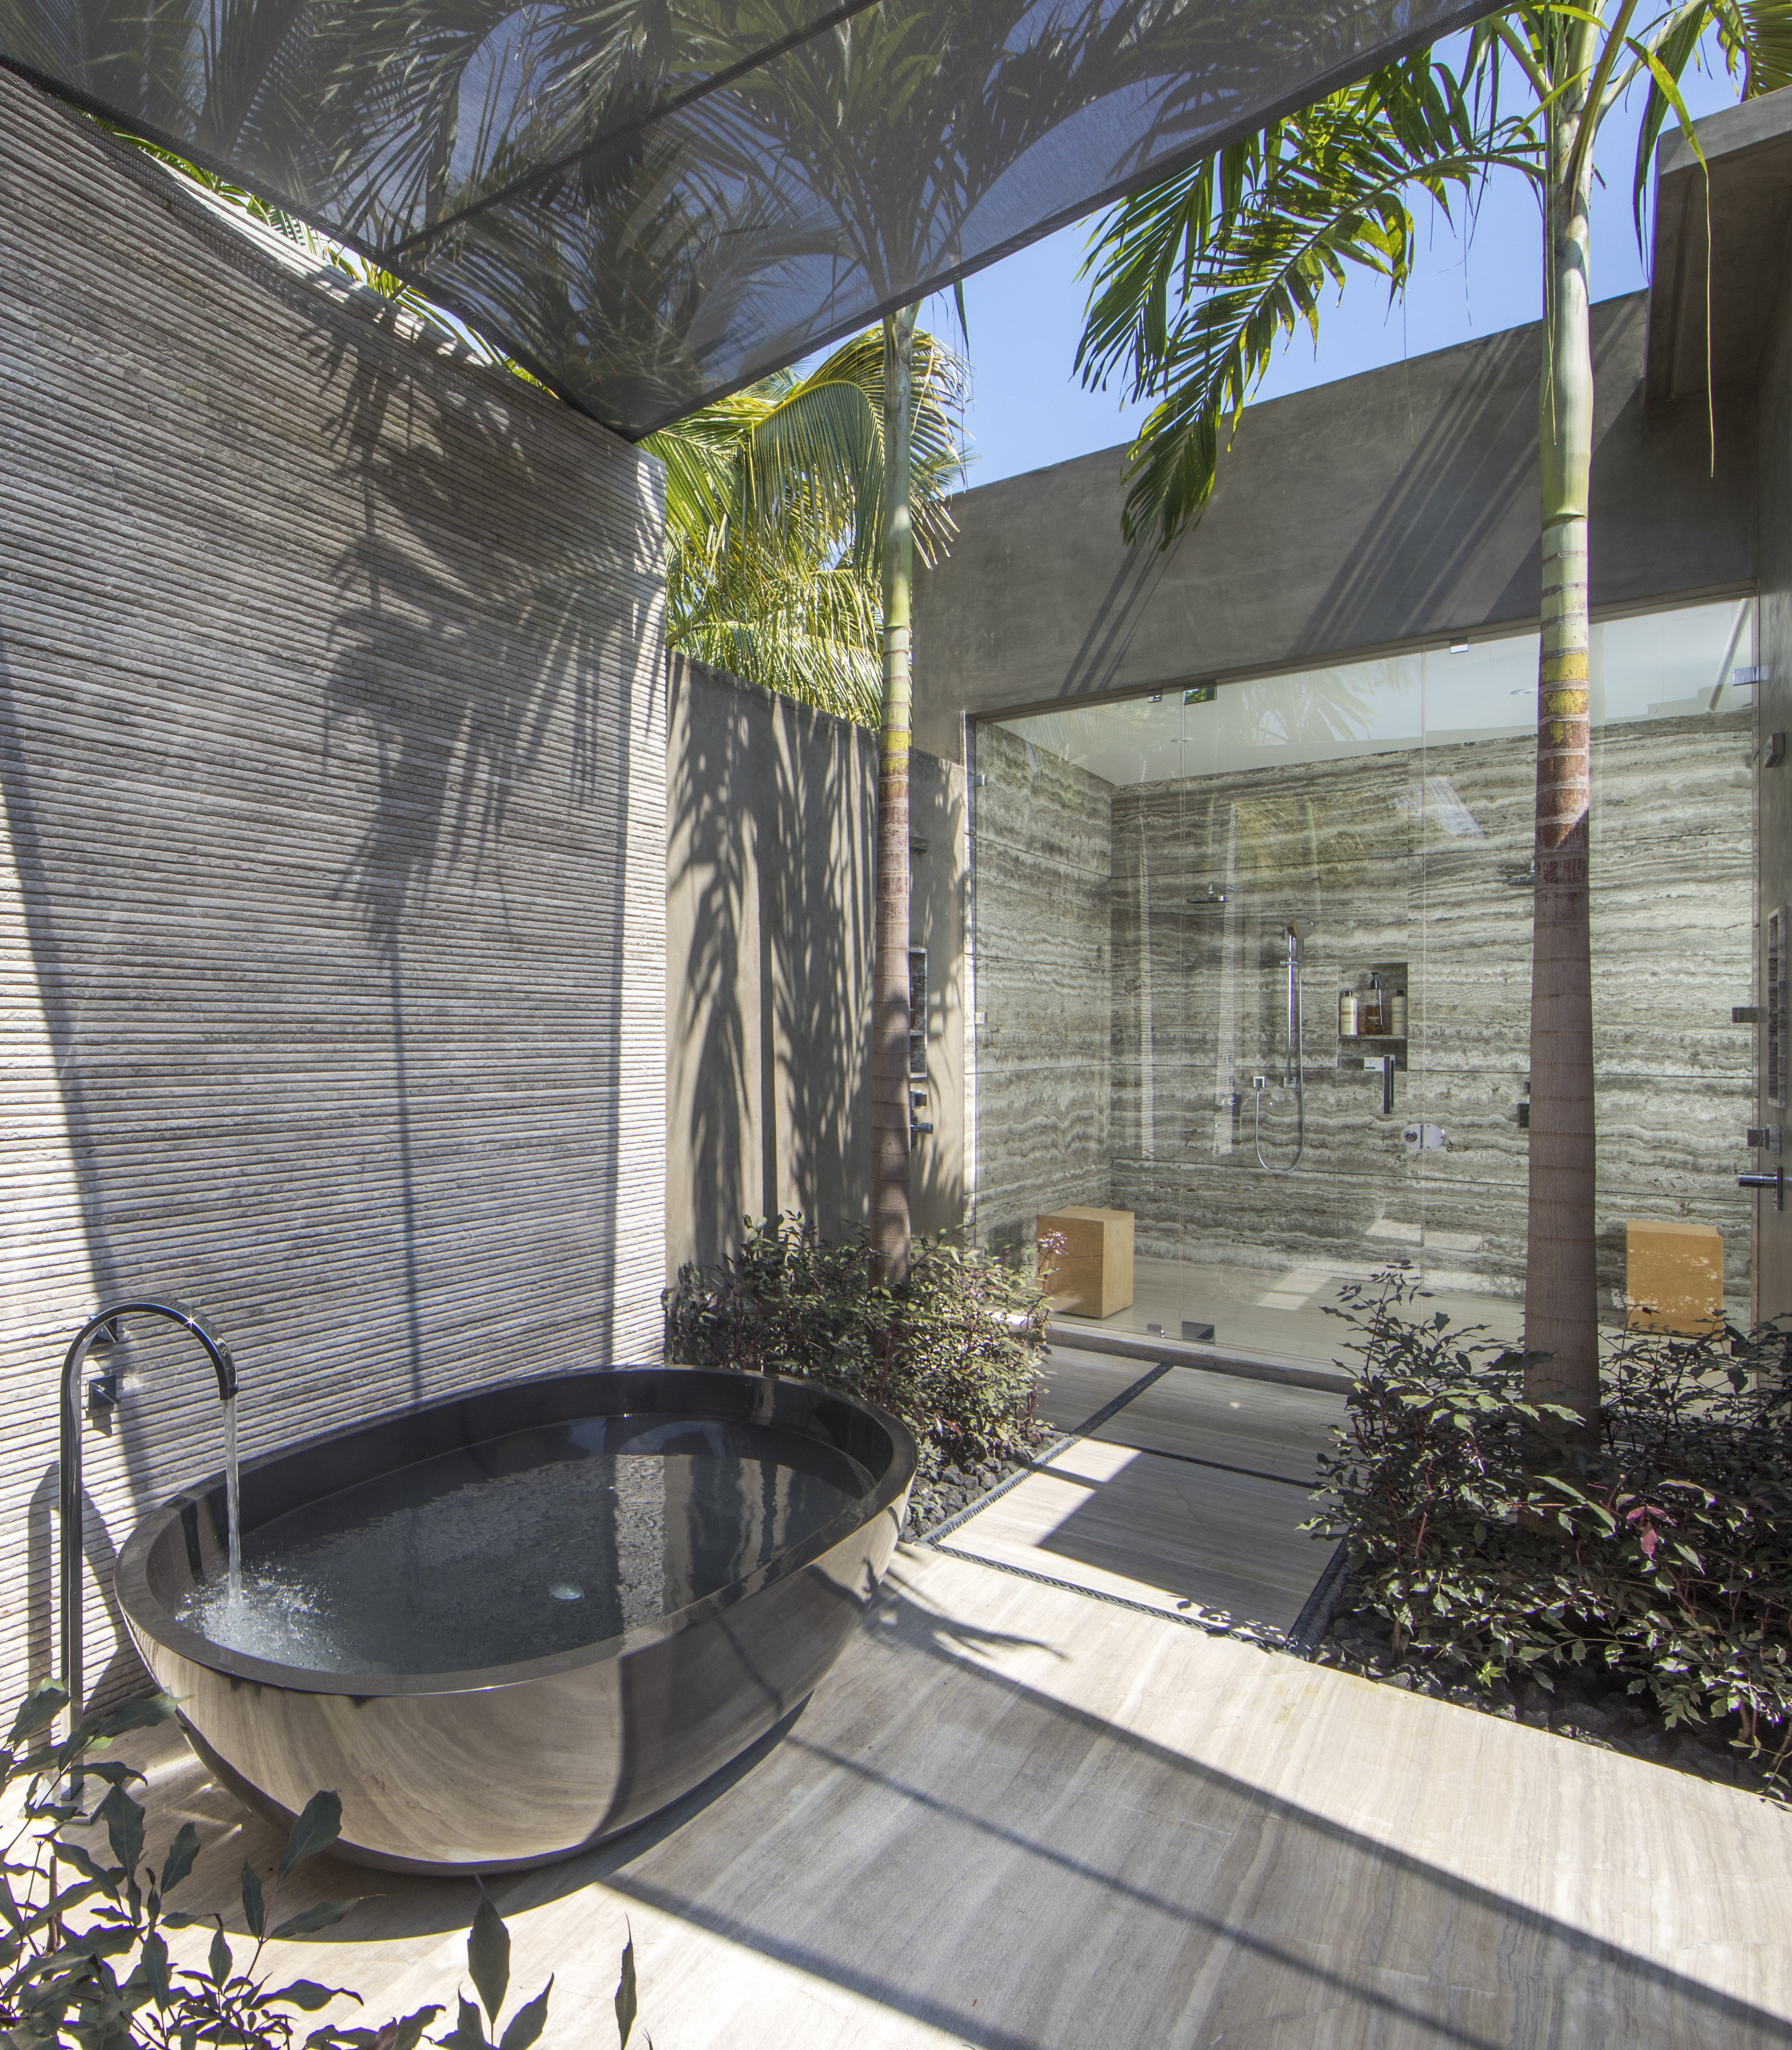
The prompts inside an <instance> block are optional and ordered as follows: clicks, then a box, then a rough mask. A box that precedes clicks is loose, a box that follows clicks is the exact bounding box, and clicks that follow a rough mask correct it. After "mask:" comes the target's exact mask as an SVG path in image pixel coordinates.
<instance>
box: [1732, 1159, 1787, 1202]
mask: <svg viewBox="0 0 1792 2050" xmlns="http://www.w3.org/2000/svg"><path fill="white" fill-rule="evenodd" d="M1736 1187H1738V1188H1739V1189H1771V1190H1772V1191H1773V1192H1774V1209H1775V1210H1784V1209H1785V1207H1786V1170H1785V1169H1784V1168H1783V1167H1776V1168H1774V1171H1773V1172H1772V1173H1771V1175H1765V1174H1755V1175H1737V1177H1736Z"/></svg>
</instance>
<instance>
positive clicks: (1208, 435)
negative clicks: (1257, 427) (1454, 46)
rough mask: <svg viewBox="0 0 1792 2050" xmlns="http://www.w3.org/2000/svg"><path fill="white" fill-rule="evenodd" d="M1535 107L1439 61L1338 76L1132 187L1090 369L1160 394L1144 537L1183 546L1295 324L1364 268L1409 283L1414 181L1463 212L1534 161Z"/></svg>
mask: <svg viewBox="0 0 1792 2050" xmlns="http://www.w3.org/2000/svg"><path fill="white" fill-rule="evenodd" d="M1504 166H1510V167H1513V168H1516V169H1518V170H1524V171H1526V172H1529V173H1533V175H1534V173H1535V170H1536V166H1537V143H1536V141H1535V138H1534V136H1533V131H1532V130H1531V127H1529V123H1528V120H1527V119H1526V118H1525V116H1523V115H1517V116H1514V115H1505V114H1502V113H1500V112H1499V111H1498V107H1497V103H1495V102H1494V100H1493V99H1491V97H1490V95H1488V94H1486V92H1482V90H1480V89H1478V88H1477V89H1472V90H1471V88H1469V87H1467V86H1465V84H1463V80H1460V79H1459V78H1458V77H1457V76H1455V74H1454V73H1453V72H1451V71H1450V70H1449V69H1448V68H1447V67H1445V66H1443V65H1442V64H1433V63H1432V62H1431V61H1429V60H1423V61H1420V60H1415V61H1413V62H1411V63H1408V64H1403V65H1400V66H1396V67H1393V68H1391V69H1389V70H1388V71H1385V72H1380V73H1377V75H1376V76H1375V77H1374V78H1373V79H1371V80H1368V81H1367V82H1366V83H1365V84H1363V85H1362V86H1359V87H1354V88H1350V90H1348V91H1346V92H1339V93H1335V94H1334V95H1331V96H1330V98H1329V99H1325V100H1323V101H1321V102H1319V103H1318V104H1317V105H1315V106H1314V107H1309V108H1307V109H1306V110H1304V111H1303V112H1301V113H1299V114H1296V115H1290V116H1289V117H1288V119H1286V120H1284V121H1281V122H1278V123H1274V124H1272V126H1271V127H1268V128H1266V129H1265V130H1264V131H1261V132H1260V134H1257V135H1255V136H1252V137H1249V138H1246V139H1245V141H1244V142H1241V143H1238V144H1235V145H1234V146H1233V147H1231V148H1230V149H1229V150H1225V151H1222V152H1221V153H1220V154H1219V155H1217V156H1216V157H1214V158H1210V159H1209V160H1208V161H1207V162H1205V163H1202V164H1200V165H1198V166H1194V168H1193V169H1192V170H1189V171H1186V172H1184V173H1182V174H1181V175H1180V176H1179V177H1175V178H1172V179H1169V180H1167V181H1165V182H1164V183H1163V185H1159V186H1156V187H1154V188H1153V189H1151V190H1149V191H1147V192H1146V193H1141V194H1139V195H1138V196H1137V197H1136V198H1134V199H1132V200H1128V201H1124V202H1123V203H1122V205H1120V206H1119V207H1118V208H1116V209H1115V210H1114V211H1113V212H1112V213H1111V214H1110V215H1109V216H1108V219H1107V220H1106V221H1105V222H1104V224H1103V225H1102V227H1101V228H1100V229H1099V230H1098V231H1097V237H1096V240H1095V243H1094V247H1093V253H1092V255H1091V257H1090V259H1089V263H1087V264H1085V271H1088V270H1091V269H1093V271H1094V272H1095V281H1094V285H1093V290H1092V294H1091V300H1090V306H1089V319H1088V324H1087V326H1086V328H1085V333H1084V335H1083V338H1082V341H1081V345H1080V347H1079V349H1078V353H1077V368H1078V369H1079V371H1080V372H1081V374H1082V376H1083V380H1084V382H1085V384H1105V382H1106V381H1107V380H1108V378H1109V377H1110V376H1112V375H1114V374H1115V373H1116V372H1120V371H1124V374H1125V376H1126V377H1127V379H1128V383H1129V384H1130V387H1131V390H1132V396H1135V397H1141V398H1143V397H1151V396H1154V395H1155V396H1156V397H1157V399H1158V403H1157V405H1156V406H1155V408H1154V409H1153V411H1151V414H1150V415H1149V416H1148V417H1147V419H1146V421H1145V423H1144V425H1143V427H1141V428H1140V430H1139V434H1138V436H1137V438H1136V441H1135V442H1134V444H1133V446H1132V452H1131V454H1130V457H1129V459H1128V468H1127V473H1126V474H1127V481H1128V495H1127V500H1126V505H1125V509H1124V516H1123V524H1124V531H1125V533H1126V536H1127V539H1128V540H1129V541H1133V542H1137V541H1139V540H1143V539H1144V538H1145V537H1146V536H1152V537H1154V538H1155V540H1156V543H1157V545H1158V546H1159V547H1160V548H1167V547H1168V546H1169V545H1170V544H1171V542H1172V541H1174V540H1175V538H1176V537H1177V536H1178V535H1179V534H1180V533H1181V532H1182V531H1183V530H1184V529H1185V528H1186V527H1187V526H1188V525H1189V524H1190V523H1191V522H1193V521H1194V520H1198V518H1199V517H1200V516H1201V514H1202V511H1203V510H1204V509H1205V508H1206V504H1207V501H1208V499H1209V498H1210V496H1211V495H1212V492H1213V481H1214V476H1215V473H1216V470H1217V463H1218V458H1219V454H1220V447H1221V438H1222V435H1225V434H1227V433H1229V431H1230V430H1231V429H1232V428H1233V427H1235V426H1236V424H1237V419H1238V416H1239V415H1240V413H1241V411H1243V410H1244V407H1245V404H1246V403H1247V402H1248V401H1249V398H1250V396H1251V395H1252V392H1254V391H1255V390H1256V387H1257V385H1258V384H1260V382H1261V380H1262V377H1263V374H1264V371H1265V370H1266V369H1267V368H1268V364H1269V361H1270V357H1271V356H1272V353H1273V352H1274V350H1275V349H1276V345H1278V344H1279V343H1280V341H1282V339H1283V338H1284V337H1286V336H1288V335H1290V334H1291V333H1294V332H1295V329H1297V328H1299V327H1300V326H1303V325H1304V326H1306V327H1307V328H1308V329H1310V330H1311V332H1312V333H1314V334H1315V336H1316V335H1317V333H1318V331H1319V314H1320V308H1321V304H1322V298H1323V293H1324V291H1325V290H1326V287H1327V286H1342V283H1343V282H1344V279H1345V277H1346V274H1347V271H1349V270H1350V269H1352V268H1354V269H1358V270H1364V271H1372V272H1373V273H1374V274H1375V275H1377V276H1378V277H1380V278H1381V279H1383V280H1384V281H1385V283H1386V285H1387V287H1388V290H1389V294H1390V295H1395V294H1398V293H1399V292H1400V290H1403V289H1404V286H1405V283H1406V281H1407V279H1408V275H1410V272H1411V268H1412V254H1413V248H1414V244H1415V237H1416V225H1415V223H1414V220H1413V216H1412V209H1411V201H1412V198H1413V197H1414V196H1415V195H1416V194H1417V193H1426V194H1428V196H1429V197H1431V198H1432V200H1433V201H1436V204H1437V205H1439V207H1440V208H1441V209H1443V212H1444V213H1445V214H1446V216H1448V214H1449V212H1450V206H1451V199H1452V197H1458V198H1459V197H1463V195H1466V194H1467V193H1469V192H1471V189H1473V188H1474V186H1475V185H1476V184H1477V183H1478V181H1481V180H1482V179H1483V178H1485V177H1486V174H1487V173H1488V170H1490V168H1494V167H1504Z"/></svg>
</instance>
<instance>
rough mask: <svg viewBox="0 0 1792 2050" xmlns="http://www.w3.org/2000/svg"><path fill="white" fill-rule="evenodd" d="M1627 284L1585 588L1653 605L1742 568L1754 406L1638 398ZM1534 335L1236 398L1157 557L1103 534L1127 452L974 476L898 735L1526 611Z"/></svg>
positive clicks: (1598, 351) (934, 580) (1750, 565)
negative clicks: (1198, 513)
mask: <svg viewBox="0 0 1792 2050" xmlns="http://www.w3.org/2000/svg"><path fill="white" fill-rule="evenodd" d="M1645 327H1646V320H1645V301H1644V299H1643V298H1642V295H1640V294H1639V295H1638V296H1636V297H1634V298H1625V299H1613V300H1607V301H1606V302H1603V304H1601V305H1600V306H1597V307H1596V308H1595V310H1594V325H1593V336H1594V357H1595V371H1596V375H1597V377H1598V380H1599V383H1598V389H1599V405H1598V412H1597V417H1596V421H1595V457H1594V465H1593V505H1592V513H1593V534H1594V540H1593V552H1592V561H1591V576H1592V602H1593V603H1594V605H1595V606H1596V607H1602V608H1604V607H1610V608H1616V607H1622V606H1642V605H1646V604H1648V603H1650V602H1654V601H1656V600H1658V599H1661V598H1667V597H1670V596H1677V595H1682V594H1690V593H1693V592H1697V591H1701V590H1719V589H1729V588H1732V587H1739V586H1746V585H1747V583H1749V582H1750V581H1751V579H1752V578H1753V576H1754V574H1755V524H1754V519H1755V454H1754V448H1755V444H1754V431H1755V430H1754V420H1753V407H1752V405H1751V403H1750V400H1749V398H1748V395H1747V393H1743V394H1740V395H1736V396H1734V397H1733V398H1732V399H1727V400H1726V403H1724V406H1722V407H1720V409H1719V411H1718V415H1717V446H1716V466H1715V472H1714V471H1713V466H1712V446H1711V443H1710V440H1709V438H1708V433H1707V427H1706V419H1705V411H1704V405H1703V403H1701V402H1700V401H1699V400H1697V399H1685V400H1681V401H1679V402H1677V403H1674V404H1673V405H1671V406H1669V407H1665V408H1662V409H1661V410H1659V411H1656V412H1654V413H1651V414H1650V415H1647V416H1646V415H1645V413H1644V410H1643V405H1642V364H1643V342H1644V336H1645ZM1538 347H1539V345H1538V340H1537V329H1535V328H1532V327H1526V328H1516V329H1512V330H1510V332H1508V333H1503V334H1495V335H1490V336H1489V337H1487V338H1486V340H1485V341H1476V342H1471V343H1469V344H1467V345H1464V346H1463V347H1461V348H1457V349H1443V350H1440V351H1439V352H1438V353H1436V354H1434V355H1431V356H1424V357H1415V358H1414V359H1413V360H1412V361H1411V362H1409V363H1405V364H1398V365H1396V366H1395V367H1393V368H1389V369H1385V370H1377V371H1371V372H1368V373H1367V374H1366V375H1365V376H1360V377H1351V378H1346V379H1344V380H1341V381H1340V382H1338V383H1337V384H1326V385H1323V386H1321V387H1319V388H1316V389H1315V390H1313V391H1310V392H1297V393H1295V394H1294V395H1293V396H1291V397H1289V398H1286V399H1275V400H1272V401H1271V402H1270V403H1268V404H1265V405H1261V406H1256V407H1252V408H1251V409H1250V411H1249V412H1247V413H1246V414H1245V417H1244V419H1243V421H1242V423H1241V426H1240V428H1239V431H1238V435H1237V440H1236V441H1235V442H1234V444H1233V448H1232V450H1231V452H1230V453H1229V454H1228V455H1227V457H1226V458H1225V460H1224V461H1223V462H1222V463H1221V467H1220V477H1219V485H1218V488H1217V490H1216V492H1215V493H1214V497H1213V503H1212V505H1210V508H1209V509H1208V512H1207V515H1206V518H1205V519H1204V520H1202V523H1201V524H1200V525H1199V526H1198V528H1195V529H1194V531H1193V532H1191V533H1190V534H1188V535H1186V536H1185V537H1184V538H1183V539H1182V541H1181V542H1179V543H1178V544H1177V546H1176V547H1175V548H1174V549H1172V550H1171V551H1169V552H1168V553H1167V554H1159V553H1158V552H1156V551H1155V550H1152V549H1149V548H1146V549H1142V550H1129V549H1127V548H1124V546H1123V545H1122V544H1121V541H1120V502H1121V493H1120V489H1119V480H1120V470H1121V466H1122V462H1123V459H1124V454H1125V451H1124V450H1122V449H1112V450H1105V451H1104V452H1102V453H1101V454H1096V455H1090V456H1084V457H1081V458H1078V459H1077V461H1075V462H1066V463H1060V464H1058V465H1056V466H1054V467H1053V468H1051V469H1049V470H1035V471H1033V472H1031V473H1030V474H1028V475H1027V476H1024V477H1009V478H1007V479H1005V480H1004V481H1003V482H1001V483H999V484H992V485H987V486H985V487H984V488H983V489H980V490H975V491H970V492H967V493H964V495H963V496H962V497H960V498H959V499H958V500H957V501H956V504H955V506H954V512H955V514H956V518H957V520H958V525H959V533H958V537H957V539H956V540H955V541H954V543H953V544H952V554H951V555H950V556H949V558H948V559H946V560H945V562H943V563H940V564H938V565H937V567H935V568H933V570H931V571H923V572H921V573H920V582H919V584H918V586H917V597H916V606H915V691H916V709H915V737H916V739H917V742H918V744H919V745H921V746H924V747H927V748H929V749H931V750H933V751H934V752H935V753H936V754H941V755H945V756H948V757H949V758H954V759H956V758H959V757H960V750H961V748H962V745H963V720H964V715H966V714H967V713H969V714H971V715H976V714H978V713H980V712H987V711H994V710H997V709H1003V708H1010V709H1011V708H1018V707H1023V706H1027V707H1042V706H1043V705H1046V704H1047V703H1056V702H1059V701H1062V700H1065V699H1068V698H1077V697H1088V696H1100V695H1101V694H1103V693H1124V692H1128V691H1139V690H1145V689H1154V688H1159V687H1160V686H1163V687H1167V686H1174V685H1178V684H1184V683H1189V682H1194V681H1198V680H1206V679H1210V678H1215V677H1222V678H1223V677H1225V676H1235V675H1239V674H1243V673H1248V672H1253V671H1254V672H1268V671H1270V670H1273V669H1276V668H1294V667H1298V666H1299V665H1300V664H1302V663H1303V662H1304V661H1307V660H1309V659H1312V658H1317V657H1321V656H1323V657H1326V659H1328V660H1332V659H1337V658H1339V657H1344V656H1346V655H1348V654H1350V653H1362V652H1366V651H1368V650H1369V649H1378V648H1382V647H1387V646H1391V645H1395V644H1397V643H1400V642H1403V641H1411V640H1414V639H1421V638H1424V637H1436V638H1443V637H1454V636H1455V635H1458V634H1462V633H1477V632H1480V631H1482V630H1485V629H1492V628H1494V627H1500V626H1506V627H1510V626H1514V625H1518V624H1521V623H1523V622H1529V621H1533V620H1534V619H1535V618H1536V617H1537V605H1538V593H1539V583H1538V574H1539V573H1538V567H1537V565H1538V555H1537V364H1538Z"/></svg>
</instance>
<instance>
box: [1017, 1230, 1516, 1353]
mask: <svg viewBox="0 0 1792 2050" xmlns="http://www.w3.org/2000/svg"><path fill="white" fill-rule="evenodd" d="M1399 1251H1400V1248H1399V1247H1397V1246H1394V1247H1389V1248H1378V1249H1377V1258H1381V1257H1388V1256H1389V1255H1392V1254H1397V1253H1399ZM1374 1265H1375V1261H1373V1260H1370V1261H1362V1262H1360V1263H1358V1264H1357V1265H1350V1264H1348V1263H1346V1261H1342V1260H1340V1261H1332V1262H1322V1261H1314V1260H1306V1261H1292V1260H1291V1261H1289V1262H1288V1265H1287V1266H1286V1267H1285V1268H1275V1267H1256V1266H1249V1267H1247V1266H1242V1265H1241V1266H1226V1265H1221V1264H1219V1263H1218V1262H1210V1261H1181V1260H1163V1259H1158V1258H1155V1257H1151V1256H1149V1255H1145V1254H1141V1255H1139V1256H1138V1257H1136V1259H1135V1261H1134V1262H1133V1291H1134V1293H1133V1300H1132V1304H1131V1305H1130V1307H1128V1308H1126V1309H1124V1310H1119V1311H1116V1312H1115V1314H1114V1315H1112V1316H1111V1317H1108V1318H1106V1319H1103V1320H1102V1321H1101V1323H1100V1325H1099V1326H1098V1328H1100V1329H1101V1330H1104V1331H1127V1332H1130V1333H1133V1334H1135V1335H1140V1336H1146V1335H1152V1334H1153V1332H1154V1329H1155V1331H1156V1332H1161V1333H1162V1334H1163V1335H1164V1336H1166V1337H1167V1338H1170V1339H1178V1338H1179V1337H1180V1336H1181V1334H1182V1326H1183V1324H1184V1323H1185V1322H1188V1323H1203V1324H1211V1325H1212V1326H1213V1338H1212V1339H1211V1340H1210V1341H1208V1343H1210V1344H1211V1346H1212V1347H1213V1350H1214V1352H1215V1353H1216V1354H1218V1355H1219V1356H1220V1357H1221V1358H1225V1359H1241V1360H1250V1361H1260V1362H1264V1363H1266V1364H1268V1365H1272V1366H1318V1367H1326V1366H1334V1365H1335V1364H1336V1363H1338V1362H1339V1361H1340V1360H1341V1359H1343V1358H1344V1357H1345V1354H1344V1347H1345V1345H1346V1341H1347V1340H1348V1339H1350V1336H1351V1334H1350V1331H1348V1330H1347V1329H1346V1327H1345V1326H1344V1325H1343V1324H1342V1323H1339V1321H1338V1319H1337V1318H1336V1317H1334V1316H1328V1315H1326V1310H1327V1309H1328V1308H1335V1307H1336V1306H1337V1304H1338V1288H1339V1285H1340V1284H1342V1283H1343V1282H1346V1281H1352V1280H1359V1281H1362V1280H1368V1278H1369V1275H1370V1273H1371V1272H1373V1268H1374ZM1425 1285H1426V1288H1427V1291H1428V1296H1429V1300H1428V1302H1427V1304H1426V1305H1425V1308H1426V1309H1427V1311H1432V1310H1442V1311H1445V1312H1446V1313H1447V1315H1448V1316H1449V1318H1450V1320H1451V1323H1452V1324H1453V1325H1457V1326H1463V1325H1469V1324H1481V1325H1485V1326H1486V1328H1487V1333H1488V1335H1489V1337H1490V1338H1491V1339H1494V1340H1496V1341H1497V1342H1498V1343H1500V1344H1502V1345H1510V1344H1515V1343H1517V1339H1518V1336H1519V1331H1520V1328H1521V1323H1522V1319H1523V1312H1524V1305H1523V1304H1521V1303H1519V1302H1517V1301H1516V1300H1513V1299H1512V1298H1510V1297H1508V1296H1492V1295H1482V1294H1480V1293H1478V1292H1475V1293H1471V1292H1467V1291H1464V1290H1459V1289H1455V1288H1451V1287H1450V1286H1449V1285H1448V1284H1447V1277H1444V1276H1439V1279H1438V1280H1437V1281H1436V1283H1435V1284H1433V1283H1429V1282H1428V1283H1427V1284H1425ZM1094 1323H1095V1320H1094V1319H1090V1318H1083V1317H1072V1316H1062V1315H1058V1316H1054V1318H1053V1319H1052V1328H1053V1331H1054V1333H1056V1334H1058V1335H1061V1336H1062V1339H1064V1341H1065V1343H1066V1344H1069V1345H1074V1344H1075V1343H1076V1333H1077V1329H1078V1327H1087V1326H1089V1325H1092V1324H1094Z"/></svg>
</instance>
